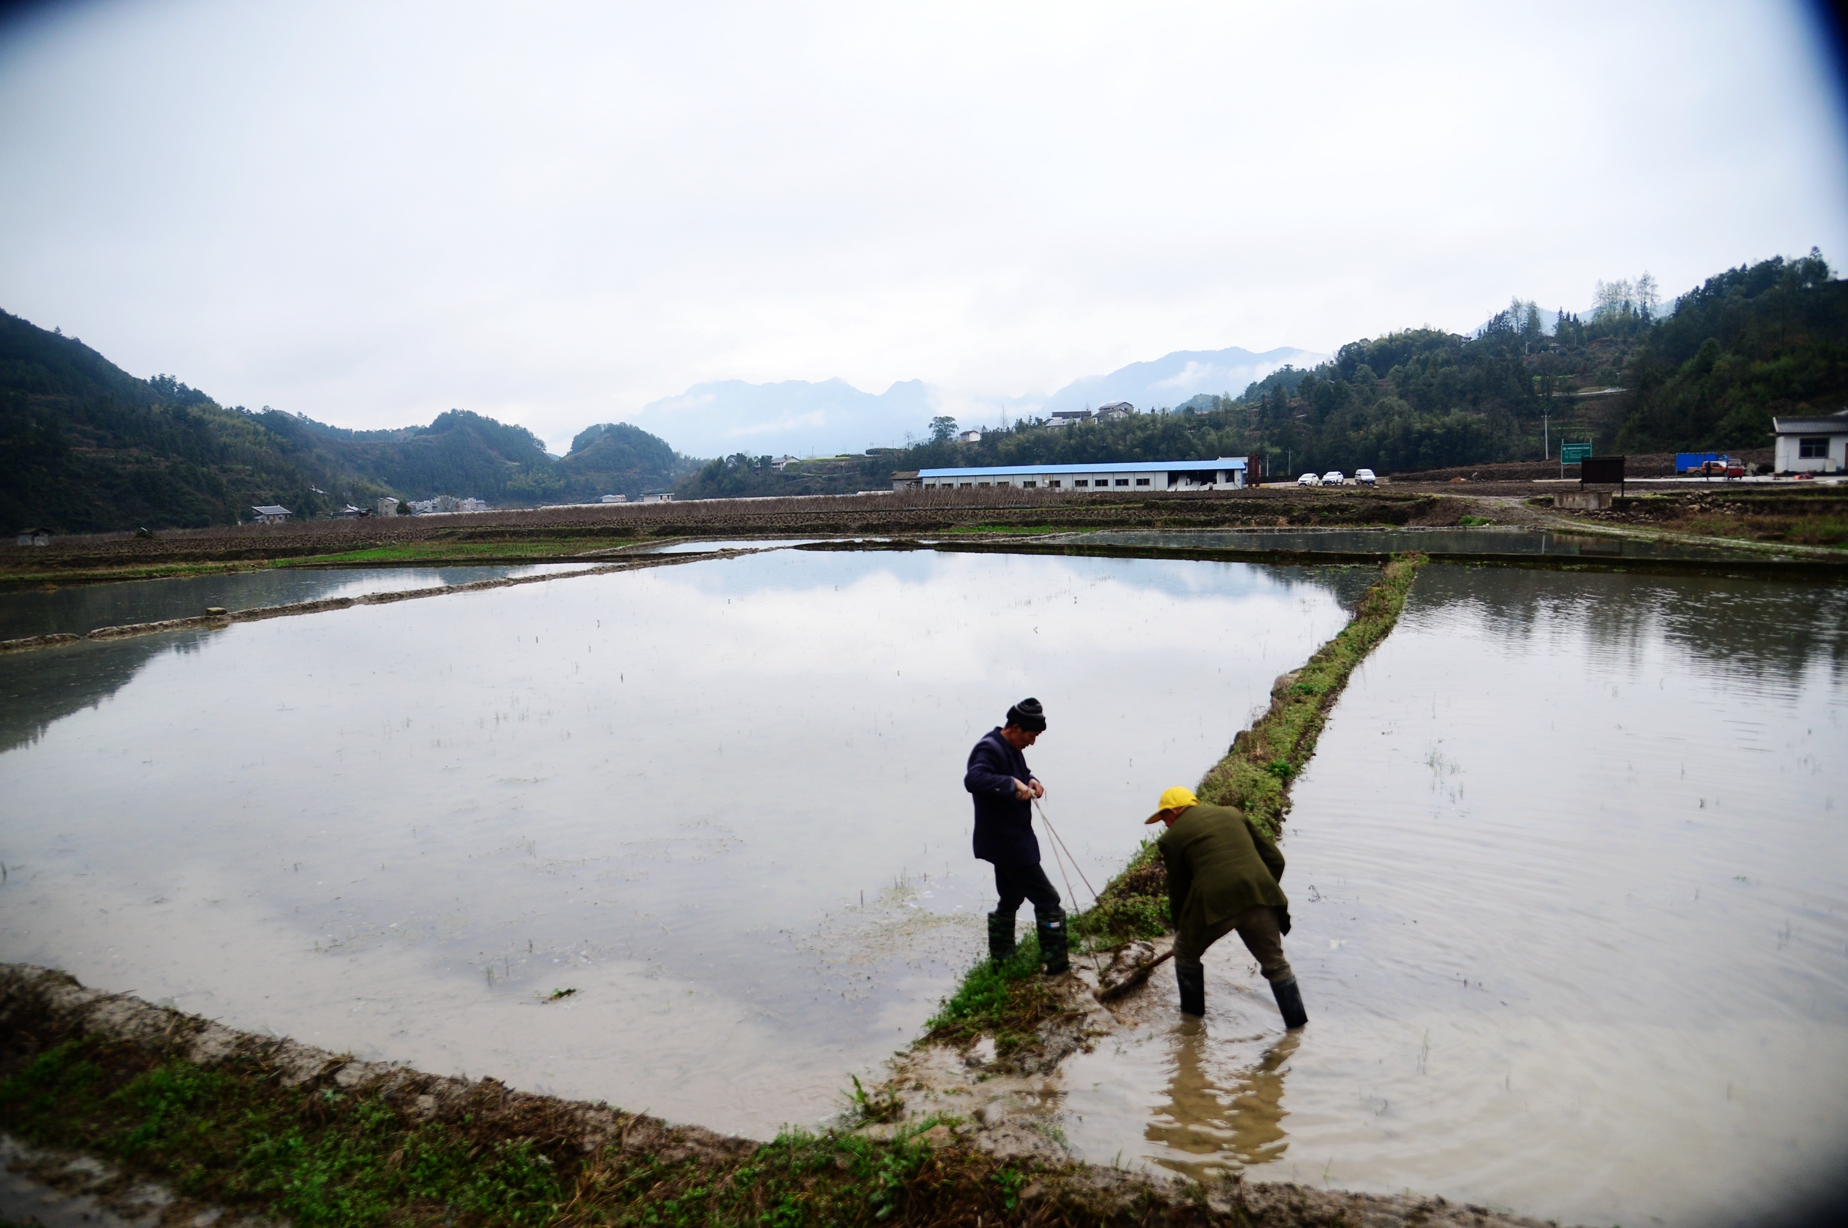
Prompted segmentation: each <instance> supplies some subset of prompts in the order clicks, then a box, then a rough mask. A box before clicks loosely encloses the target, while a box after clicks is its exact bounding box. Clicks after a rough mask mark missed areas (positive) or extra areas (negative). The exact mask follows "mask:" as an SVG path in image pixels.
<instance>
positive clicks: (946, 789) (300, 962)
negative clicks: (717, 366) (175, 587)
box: [0, 551, 1848, 1224]
mask: <svg viewBox="0 0 1848 1228" xmlns="http://www.w3.org/2000/svg"><path fill="white" fill-rule="evenodd" d="M1371 576H1372V572H1371V570H1370V569H1351V568H1348V569H1344V568H1319V569H1316V568H1301V569H1286V568H1270V567H1260V566H1254V565H1246V564H1228V563H1210V562H1182V561H1151V560H1119V559H1094V558H1073V557H1009V556H1003V555H988V554H981V555H962V554H941V555H940V554H935V553H930V552H916V553H891V552H879V553H871V554H853V553H843V552H827V553H810V552H791V551H784V552H779V553H771V554H759V555H753V556H749V557H744V558H734V559H714V560H702V561H699V562H694V563H689V564H684V565H681V566H676V567H670V568H663V569H658V570H650V571H646V572H637V573H630V574H625V575H610V576H601V577H587V578H583V579H577V580H571V581H569V582H565V583H559V584H542V585H534V586H530V587H525V588H518V589H508V590H497V591H492V592H484V593H475V594H465V595H459V596H454V597H446V598H441V599H437V600H433V601H427V602H416V603H411V604H406V605H398V606H387V607H365V608H357V609H352V610H346V611H340V612H335V613H329V614H324V615H314V616H308V617H303V618H293V619H282V620H276V621H273V622H261V623H250V624H240V625H237V626H234V627H231V628H229V629H226V630H221V631H211V632H206V631H201V632H188V633H180V634H174V635H165V636H156V637H149V638H147V639H145V640H136V641H118V642H109V643H96V644H83V645H78V646H74V647H71V648H68V649H56V650H50V651H45V652H35V653H29V654H22V655H20V656H18V657H15V658H0V747H5V748H6V749H5V750H4V751H3V752H0V861H3V862H4V863H5V865H4V871H3V873H4V875H5V878H4V882H3V883H0V957H4V958H5V959H8V960H27V961H32V962H39V963H46V964H51V965H55V966H60V967H64V968H67V969H69V970H70V971H72V972H74V973H75V974H76V975H78V976H79V977H80V978H82V979H83V980H84V981H85V982H86V983H89V984H94V985H98V986H102V987H106V988H111V989H121V990H132V991H135V992H138V993H140V994H142V995H143V996H146V997H148V998H151V999H155V1000H161V999H167V1000H171V1001H173V1002H174V1003H175V1004H177V1005H179V1006H181V1007H182V1008H185V1009H188V1010H193V1011H198V1012H200V1013H203V1014H206V1015H210V1016H212V1017H215V1018H218V1019H221V1020H224V1021H225V1022H227V1023H230V1024H233V1025H235V1026H239V1027H244V1028H251V1029H255V1030H259V1031H261V1030H263V1029H265V1028H268V1029H270V1030H273V1031H275V1032H276V1033H278V1034H284V1033H286V1034H289V1035H294V1036H298V1037H300V1038H302V1039H304V1040H306V1041H309V1042H311V1043H315V1044H320V1045H324V1046H328V1047H333V1048H349V1049H352V1050H354V1051H355V1052H357V1053H360V1054H361V1055H364V1056H372V1057H388V1058H393V1059H398V1060H403V1061H407V1062H411V1063H414V1064H417V1065H419V1066H423V1067H425V1068H430V1069H436V1070H442V1071H453V1070H460V1071H463V1072H466V1073H469V1074H471V1075H482V1074H493V1075H495V1076H497V1077H500V1078H503V1079H506V1080H507V1081H509V1082H512V1083H514V1084H516V1085H519V1086H523V1087H529V1088H534V1089H537V1090H548V1091H554V1092H558V1093H560V1094H565V1095H571V1096H583V1097H590V1098H605V1099H608V1100H610V1101H611V1102H612V1103H616V1104H620V1105H622V1106H624V1107H627V1108H632V1109H637V1110H652V1111H655V1112H659V1113H662V1114H664V1115H666V1116H668V1117H670V1118H673V1119H677V1120H693V1121H699V1122H701V1123H703V1124H707V1125H712V1126H715V1127H717V1128H720V1129H726V1130H735V1131H742V1132H748V1133H752V1134H756V1135H759V1136H764V1135H767V1134H768V1133H770V1132H771V1131H773V1130H774V1129H775V1128H776V1127H777V1126H778V1125H779V1124H781V1123H783V1122H787V1121H794V1122H804V1123H813V1122H815V1121H818V1120H821V1119H822V1118H824V1117H826V1116H827V1115H828V1114H829V1113H830V1112H832V1111H833V1110H835V1109H836V1108H838V1107H839V1104H840V1101H839V1099H838V1095H837V1090H838V1089H839V1088H840V1087H841V1086H842V1085H843V1084H844V1083H845V1082H846V1075H847V1073H848V1072H850V1071H856V1070H857V1071H860V1072H862V1073H863V1074H864V1073H865V1072H867V1071H869V1070H871V1069H873V1068H874V1067H876V1065H877V1063H878V1061H879V1059H880V1058H882V1057H883V1056H884V1055H885V1054H886V1053H889V1052H890V1051H891V1050H893V1049H895V1048H897V1047H898V1046H900V1045H902V1044H904V1043H905V1042H906V1041H908V1040H909V1039H910V1038H911V1037H913V1036H915V1035H916V1033H917V1030H918V1027H919V1025H920V1023H921V1022H922V1020H923V1019H924V1018H925V1017H926V1016H927V1015H928V1013H929V1011H930V1009H931V1007H932V1006H933V1005H934V1004H935V1002H936V1000H937V999H938V997H939V996H940V995H941V994H942V993H943V992H945V991H946V990H947V989H948V988H949V986H950V985H951V984H952V983H953V982H954V979H955V977H956V975H957V973H958V972H959V971H960V970H961V968H962V967H964V966H966V964H967V962H968V961H969V960H970V959H971V958H973V957H974V955H975V954H976V952H977V951H978V950H979V949H981V946H982V943H983V936H982V932H981V928H980V923H979V917H980V914H981V912H982V911H984V910H985V909H986V908H987V907H988V906H989V905H990V902H991V899H992V897H991V894H990V892H991V884H990V882H989V879H988V876H987V874H986V873H985V872H984V871H985V869H986V867H983V866H981V865H979V863H974V862H972V861H971V860H970V858H969V856H968V828H969V818H968V815H969V805H968V801H967V797H966V795H965V794H964V793H963V792H962V790H961V787H960V776H961V771H962V764H963V760H964V757H965V755H966V753H967V750H968V747H969V745H970V743H971V742H972V741H973V740H974V739H975V738H976V737H977V736H979V735H980V734H981V733H982V732H983V731H984V730H985V729H986V728H988V727H989V725H991V724H992V723H994V721H995V720H996V719H998V717H999V714H1000V712H1001V711H1002V710H1003V709H1004V708H1005V706H1006V704H1007V702H1008V701H1010V700H1012V699H1015V698H1018V697H1019V696H1020V695H1023V694H1027V693H1033V694H1037V695H1039V696H1040V697H1041V698H1042V699H1043V700H1044V701H1045V702H1046V705H1047V708H1048V712H1049V714H1050V716H1051V721H1052V727H1051V730H1050V731H1049V733H1048V735H1047V736H1046V738H1045V739H1044V741H1043V742H1042V744H1041V745H1040V746H1038V747H1036V748H1035V749H1034V750H1033V751H1031V752H1030V760H1031V762H1032V763H1033V765H1034V768H1035V770H1036V772H1038V773H1039V774H1040V775H1041V776H1042V778H1043V779H1045V781H1046V782H1047V784H1048V788H1049V793H1048V798H1047V803H1048V807H1049V811H1050V814H1051V817H1052V819H1053V821H1054V822H1055V823H1058V824H1060V826H1061V830H1062V831H1063V833H1064V835H1065V836H1066V839H1067V840H1068V841H1069V842H1070V843H1071V844H1073V845H1074V846H1075V847H1076V848H1077V849H1078V852H1079V855H1080V858H1081V860H1082V861H1083V866H1084V870H1085V873H1086V874H1087V875H1089V876H1090V877H1091V880H1092V881H1093V882H1094V883H1098V884H1099V885H1101V881H1102V877H1101V876H1103V875H1105V874H1107V873H1108V872H1109V871H1110V870H1112V869H1114V868H1116V867H1117V866H1118V865H1120V864H1121V862H1122V860H1123V859H1124V858H1125V857H1126V856H1127V855H1128V854H1129V852H1130V851H1132V850H1133V848H1134V847H1135V844H1136V841H1137V839H1138V838H1139V837H1140V836H1141V834H1142V833H1143V830H1144V829H1143V828H1142V827H1141V825H1140V823H1139V822H1138V820H1139V818H1140V817H1141V816H1142V815H1144V814H1146V813H1147V810H1148V808H1149V802H1150V798H1151V797H1152V796H1153V794H1154V793H1155V792H1156V791H1157V790H1159V788H1161V787H1162V786H1164V785H1167V784H1171V783H1176V782H1187V783H1191V782H1192V781H1194V780H1196V779H1198V777H1199V775H1200V774H1201V772H1202V771H1203V770H1204V769H1205V768H1206V767H1207V766H1208V765H1209V764H1210V763H1212V762H1213V761H1214V759H1215V758H1216V757H1217V756H1218V755H1219V754H1220V753H1221V752H1222V751H1223V749H1224V747H1225V744H1226V743H1227V742H1228V741H1229V740H1230V736H1231V734H1232V733H1233V732H1234V731H1236V730H1237V729H1238V728H1240V727H1242V726H1243V725H1244V724H1246V723H1247V722H1248V720H1249V718H1250V716H1251V714H1252V713H1253V711H1254V709H1256V708H1257V707H1258V706H1259V705H1260V704H1261V703H1262V702H1263V701H1264V699H1265V697H1266V693H1267V691H1268V687H1269V684H1270V681H1271V679H1272V677H1273V676H1274V675H1276V674H1277V673H1280V672H1282V671H1283V670H1285V669H1288V668H1291V667H1294V666H1295V665H1296V664H1298V663H1300V662H1301V660H1302V659H1303V658H1304V657H1306V656H1307V655H1308V653H1309V652H1310V651H1312V650H1313V648H1314V647H1315V646H1316V645H1317V644H1319V643H1321V642H1322V641H1323V640H1325V639H1326V638H1327V637H1328V636H1329V635H1330V634H1332V633H1333V632H1334V631H1335V630H1336V629H1337V628H1338V627H1339V626H1340V624H1341V622H1342V621H1343V619H1344V617H1345V615H1344V613H1343V611H1342V608H1341V605H1342V602H1343V601H1351V600H1352V598H1353V597H1354V596H1355V595H1357V594H1358V592H1359V591H1360V589H1361V588H1362V587H1364V585H1365V584H1366V583H1367V582H1368V581H1369V580H1370V579H1371ZM1845 623H1848V595H1845V594H1844V590H1843V589H1841V588H1840V587H1829V586H1826V585H1822V584H1809V583H1789V584H1785V583H1766V582H1747V581H1736V580H1725V579H1714V578H1645V577H1637V576H1627V575H1622V574H1584V573H1559V572H1550V571H1539V572H1529V571H1521V570H1509V569H1505V568H1490V569H1471V568H1464V567H1456V566H1444V565H1438V564H1434V565H1431V566H1428V567H1427V568H1426V569H1425V571H1424V573H1423V574H1422V575H1421V576H1420V578H1419V580H1418V582H1417V585H1416V586H1415V588H1414V590H1413V595H1412V599H1411V601H1410V603H1409V604H1408V606H1407V610H1406V615H1405V618H1404V620H1403V621H1402V623H1401V625H1400V626H1399V628H1398V629H1397V630H1396V631H1395V632H1394V633H1393V635H1392V636H1391V637H1390V638H1388V639H1387V641H1386V642H1385V643H1384V644H1383V645H1382V646H1381V648H1380V649H1379V650H1378V651H1377V652H1376V654H1375V655H1374V656H1373V658H1371V659H1370V660H1369V661H1368V662H1367V663H1366V664H1365V665H1363V666H1362V667H1361V669H1360V670H1359V671H1358V673H1357V674H1356V676H1355V678H1354V680H1353V682H1352V684H1351V685H1350V687H1349V689H1348V691H1347V692H1346V694H1345V695H1344V697H1343V698H1342V700H1341V702H1340V704H1339V705H1338V707H1337V708H1336V709H1335V712H1334V714H1333V718H1332V719H1331V721H1330V723H1329V726H1328V728H1327V730H1326V731H1325V733H1324V734H1323V736H1322V741H1321V746H1320V750H1319V752H1318V754H1317V756H1316V758H1315V759H1314V760H1313V761H1312V763H1311V765H1310V767H1309V769H1308V771H1307V772H1306V773H1305V775H1304V777H1303V778H1302V779H1301V780H1300V781H1299V782H1298V784H1297V786H1296V790H1295V798H1296V803H1295V809H1294V812H1293V814H1292V817H1291V821H1290V826H1289V830H1288V832H1287V835H1286V838H1285V842H1284V849H1285V852H1286V854H1287V856H1288V858H1289V862H1290V868H1289V872H1288V874H1287V875H1286V877H1285V887H1286V889H1287V890H1288V891H1289V892H1290V894H1291V897H1292V900H1293V902H1294V909H1293V912H1294V918H1295V929H1294V932H1293V933H1292V934H1291V935H1290V937H1289V938H1288V939H1287V941H1286V945H1287V948H1288V951H1289V954H1290V957H1291V959H1292V961H1293V962H1294V964H1295V966H1296V970H1297V973H1298V975H1299V977H1300V978H1301V980H1302V983H1303V987H1304V996H1305V999H1306V1002H1307V1005H1308V1008H1309V1011H1310V1016H1311V1023H1310V1026H1309V1027H1308V1029H1307V1030H1305V1031H1304V1032H1302V1033H1299V1034H1297V1035H1294V1036H1285V1035H1284V1034H1283V1033H1282V1032H1281V1031H1280V1028H1279V1024H1278V1021H1277V1018H1276V1012H1275V1007H1274V1006H1273V1005H1272V1003H1271V1001H1270V996H1269V994H1268V992H1267V990H1266V988H1265V986H1264V983H1263V981H1262V980H1261V979H1260V978H1258V977H1257V976H1256V975H1255V970H1253V969H1252V968H1251V967H1250V963H1249V960H1248V958H1247V957H1246V956H1245V954H1244V952H1243V950H1242V948H1240V947H1238V945H1237V943H1236V940H1235V939H1234V940H1228V941H1227V942H1226V943H1223V944H1221V945H1220V946H1218V947H1216V948H1215V949H1214V950H1213V951H1212V952H1211V953H1209V955H1208V959H1207V964H1208V1008H1209V1009H1208V1016H1207V1019H1206V1020H1205V1022H1204V1024H1203V1025H1196V1026H1189V1027H1184V1026H1181V1025H1180V1024H1179V1022H1178V1020H1177V1017H1176V1015H1175V1014H1174V1011H1173V1002H1174V990H1173V982H1172V978H1171V977H1170V976H1164V975H1161V974H1158V976H1157V979H1156V980H1155V981H1154V982H1153V983H1152V985H1151V988H1150V989H1149V990H1148V991H1147V992H1145V993H1144V994H1142V995H1140V996H1139V997H1138V998H1137V999H1133V1000H1132V1001H1131V1003H1130V1005H1129V1006H1128V1008H1127V1009H1126V1010H1125V1012H1124V1013H1125V1016H1126V1019H1127V1022H1128V1023H1129V1025H1130V1026H1128V1027H1126V1029H1125V1031H1124V1032H1123V1033H1122V1034H1121V1035H1120V1036H1118V1037H1117V1038H1115V1039H1114V1040H1112V1041H1109V1042H1106V1043H1104V1044H1102V1045H1100V1046H1099V1047H1098V1048H1097V1049H1096V1050H1095V1051H1094V1052H1092V1053H1090V1054H1084V1055H1080V1056H1077V1057H1075V1058H1073V1059H1069V1060H1068V1061H1067V1063H1066V1064H1065V1067H1064V1068H1063V1071H1062V1073H1061V1074H1060V1075H1059V1076H1058V1077H1057V1078H1056V1079H1055V1080H1054V1086H1053V1087H1052V1089H1051V1093H1052V1094H1051V1101H1052V1102H1053V1103H1055V1104H1056V1105H1057V1127H1058V1129H1059V1130H1061V1131H1062V1132H1063V1134H1064V1136H1065V1137H1066V1138H1067V1139H1068V1140H1069V1142H1070V1144H1071V1145H1072V1147H1073V1148H1074V1149H1075V1150H1076V1151H1077V1153H1078V1154H1080V1155H1081V1156H1083V1157H1085V1158H1087V1159H1092V1160H1096V1161H1099V1162H1104V1163H1108V1162H1112V1161H1115V1162H1119V1163H1124V1164H1129V1165H1133V1166H1141V1165H1149V1166H1153V1167H1156V1168H1164V1169H1168V1170H1172V1171H1178V1172H1184V1173H1192V1174H1200V1173H1205V1172H1210V1171H1223V1170H1243V1171H1247V1172H1249V1173H1250V1174H1251V1175H1252V1176H1254V1177H1257V1178H1266V1179H1286V1180H1295V1181H1300V1182H1307V1183H1313V1184H1324V1183H1325V1184H1329V1185H1336V1186H1343V1187H1349V1188H1359V1189H1370V1190H1379V1191H1398V1190H1402V1189H1407V1188H1409V1189H1413V1190H1416V1191H1419V1192H1425V1193H1436V1194H1443V1195H1445V1196H1448V1197H1452V1198H1459V1199H1465V1200H1468V1201H1473V1202H1480V1203H1487V1204H1491V1205H1494V1206H1497V1207H1503V1208H1509V1209H1512V1210H1515V1211H1519V1212H1522V1213H1525V1214H1530V1215H1535V1216H1538V1217H1542V1218H1549V1217H1556V1218H1558V1219H1560V1220H1561V1221H1562V1222H1603V1223H1612V1222H1621V1223H1626V1224H1638V1223H1651V1222H1663V1223H1670V1224H1720V1223H1738V1222H1752V1221H1754V1220H1757V1219H1762V1218H1763V1217H1764V1215H1765V1214H1766V1209H1767V1208H1770V1207H1773V1206H1775V1205H1777V1204H1779V1203H1781V1202H1783V1201H1785V1200H1786V1199H1787V1198H1788V1197H1789V1196H1790V1195H1791V1193H1792V1192H1793V1191H1794V1190H1797V1189H1800V1188H1801V1187H1802V1186H1803V1185H1804V1184H1805V1183H1806V1182H1813V1181H1818V1180H1823V1179H1827V1178H1829V1177H1831V1176H1832V1175H1833V1173H1835V1172H1837V1171H1839V1169H1840V1167H1841V1162H1842V1160H1843V1159H1844V1157H1845V1155H1848V831H1845V829H1844V826H1843V817H1844V813H1845V811H1848V764H1845V762H1844V755H1843V753H1842V752H1843V750H1844V748H1848V635H1844V631H1843V627H1844V624H1845ZM1050 870H1051V866H1050V863H1049V871H1050ZM1061 888H1062V889H1063V884H1061ZM1078 893H1079V894H1080V895H1081V896H1082V895H1083V894H1084V889H1083V887H1079V888H1078ZM567 988H569V989H575V990H577V991H578V992H577V993H576V994H575V995H573V996H571V997H569V998H566V999H562V1000H559V1001H556V1002H552V1003H550V1004H546V1003H545V1002H544V999H545V998H546V997H547V996H549V995H550V994H551V993H552V992H553V991H554V990H560V989H567Z"/></svg>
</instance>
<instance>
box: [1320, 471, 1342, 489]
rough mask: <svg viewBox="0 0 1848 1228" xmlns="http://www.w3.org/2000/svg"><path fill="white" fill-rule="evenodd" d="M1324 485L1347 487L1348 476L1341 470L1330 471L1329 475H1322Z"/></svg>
mask: <svg viewBox="0 0 1848 1228" xmlns="http://www.w3.org/2000/svg"><path fill="white" fill-rule="evenodd" d="M1322 485H1324V486H1346V485H1347V475H1346V474H1345V473H1342V472H1341V471H1340V470H1339V469H1330V470H1329V471H1328V472H1327V473H1324V474H1323V475H1322Z"/></svg>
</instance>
